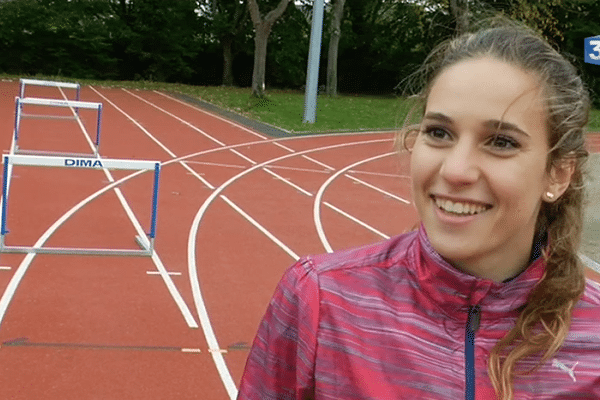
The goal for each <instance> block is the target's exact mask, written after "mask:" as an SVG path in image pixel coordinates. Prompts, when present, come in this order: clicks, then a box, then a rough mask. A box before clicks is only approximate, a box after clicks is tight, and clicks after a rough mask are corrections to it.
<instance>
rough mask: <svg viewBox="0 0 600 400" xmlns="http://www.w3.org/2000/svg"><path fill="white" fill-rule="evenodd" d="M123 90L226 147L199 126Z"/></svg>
mask: <svg viewBox="0 0 600 400" xmlns="http://www.w3.org/2000/svg"><path fill="white" fill-rule="evenodd" d="M121 90H123V91H124V92H125V93H128V94H130V95H131V96H133V97H135V98H136V99H138V100H140V101H143V102H144V103H146V104H148V105H150V106H152V107H154V108H156V109H157V110H159V111H162V112H163V113H165V114H167V115H168V116H169V117H172V118H175V119H176V120H177V121H179V122H181V123H182V124H184V125H186V126H188V127H189V128H192V129H193V130H195V131H196V132H198V133H200V134H201V135H203V136H204V137H206V138H207V139H209V140H211V141H213V142H215V143H216V144H218V145H219V146H225V143H223V142H221V141H220V140H218V139H216V138H214V137H212V136H211V135H209V134H208V133H206V132H204V131H203V130H202V129H200V128H198V127H197V126H195V125H193V124H191V123H189V122H188V121H186V120H184V119H183V118H179V117H178V116H177V115H175V114H173V113H171V112H169V111H167V110H165V109H164V108H162V107H159V106H157V105H156V104H154V103H152V102H150V101H148V100H146V99H144V98H143V97H140V96H138V95H137V94H134V93H132V92H130V91H129V90H127V89H124V88H122V89H121Z"/></svg>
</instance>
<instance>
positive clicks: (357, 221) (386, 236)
mask: <svg viewBox="0 0 600 400" xmlns="http://www.w3.org/2000/svg"><path fill="white" fill-rule="evenodd" d="M323 204H325V205H326V206H327V207H329V208H331V209H332V210H333V211H335V212H337V213H339V214H341V215H343V216H344V217H346V218H348V219H350V220H352V221H354V222H356V223H357V224H359V225H360V226H362V227H365V228H367V229H368V230H370V231H371V232H373V233H374V234H376V235H379V236H381V237H382V238H384V239H389V238H390V237H389V236H388V235H386V234H385V233H383V232H381V231H378V230H377V229H375V228H373V227H372V226H371V225H369V224H366V223H365V222H363V221H361V220H360V219H358V218H355V217H353V216H352V215H350V214H348V213H347V212H345V211H342V210H340V209H339V208H337V207H335V206H333V205H331V204H330V203H328V202H326V201H324V202H323Z"/></svg>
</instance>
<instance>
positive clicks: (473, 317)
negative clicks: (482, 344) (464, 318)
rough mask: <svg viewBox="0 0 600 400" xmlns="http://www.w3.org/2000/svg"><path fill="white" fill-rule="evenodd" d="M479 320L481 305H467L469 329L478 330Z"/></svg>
mask: <svg viewBox="0 0 600 400" xmlns="http://www.w3.org/2000/svg"><path fill="white" fill-rule="evenodd" d="M480 322H481V307H480V306H479V305H476V306H471V307H469V320H468V322H467V324H468V325H469V330H470V331H471V332H473V333H475V332H477V331H478V330H479V323H480Z"/></svg>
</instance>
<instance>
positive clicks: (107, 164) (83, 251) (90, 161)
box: [0, 154, 160, 256]
mask: <svg viewBox="0 0 600 400" xmlns="http://www.w3.org/2000/svg"><path fill="white" fill-rule="evenodd" d="M3 164H4V168H3V173H2V176H3V180H2V207H1V208H0V253H36V254H75V255H113V256H151V255H152V253H153V251H154V241H155V238H156V216H157V211H158V187H159V178H160V162H159V161H148V160H126V159H103V158H78V157H57V156H33V155H17V154H6V155H4V156H3ZM14 165H22V166H32V167H58V168H84V169H100V170H101V169H120V170H138V171H139V170H145V171H151V170H153V171H154V183H153V188H152V203H151V218H150V231H149V232H148V233H146V237H140V236H136V238H135V240H136V242H137V244H138V245H139V246H140V247H141V249H103V248H76V247H35V246H7V245H6V244H5V239H6V235H7V234H8V233H9V230H8V228H7V218H8V201H9V182H10V174H11V170H12V166H14ZM111 189H113V188H111ZM103 193H104V192H103ZM96 197H97V196H90V197H88V199H87V200H90V201H91V200H92V199H94V198H96ZM80 204H81V203H80ZM69 217H70V216H69Z"/></svg>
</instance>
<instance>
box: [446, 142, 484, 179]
mask: <svg viewBox="0 0 600 400" xmlns="http://www.w3.org/2000/svg"><path fill="white" fill-rule="evenodd" d="M440 175H441V176H442V178H444V179H445V180H446V181H447V182H448V183H451V184H453V185H468V184H471V183H474V182H476V181H477V180H478V179H479V175H480V169H479V165H478V160H477V151H476V149H475V148H474V146H473V145H471V144H470V143H469V141H467V140H464V141H462V142H461V141H460V140H459V141H458V142H457V143H456V144H455V145H454V146H452V147H450V148H449V149H448V151H447V152H446V154H445V156H444V158H443V160H442V166H441V169H440Z"/></svg>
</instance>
